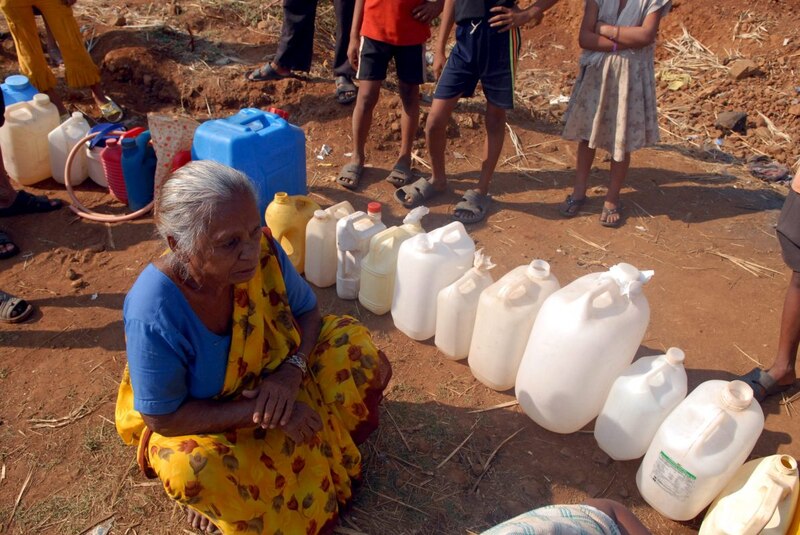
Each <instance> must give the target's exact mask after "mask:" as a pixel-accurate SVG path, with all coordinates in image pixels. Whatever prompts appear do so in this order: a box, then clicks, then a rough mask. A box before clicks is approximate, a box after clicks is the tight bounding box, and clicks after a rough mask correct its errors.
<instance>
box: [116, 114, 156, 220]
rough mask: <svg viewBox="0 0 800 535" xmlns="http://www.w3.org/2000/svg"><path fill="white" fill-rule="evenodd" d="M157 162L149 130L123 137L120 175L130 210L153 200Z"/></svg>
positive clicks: (139, 207)
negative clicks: (123, 181) (123, 179)
mask: <svg viewBox="0 0 800 535" xmlns="http://www.w3.org/2000/svg"><path fill="white" fill-rule="evenodd" d="M157 163H158V162H157V160H156V152H155V150H154V149H153V147H152V145H150V130H145V131H144V132H142V133H141V134H139V135H138V136H136V137H135V138H123V140H122V176H123V177H124V178H125V190H126V191H127V194H128V206H130V207H131V210H139V209H141V208H144V207H145V206H147V205H148V204H149V203H150V201H152V200H153V189H154V188H155V176H156V164H157Z"/></svg>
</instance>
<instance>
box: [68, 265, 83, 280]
mask: <svg viewBox="0 0 800 535" xmlns="http://www.w3.org/2000/svg"><path fill="white" fill-rule="evenodd" d="M66 275H67V278H68V279H69V280H71V281H74V280H78V279H80V278H81V276H80V275H79V274H78V273H76V272H75V270H74V269H72V268H68V269H67V273H66Z"/></svg>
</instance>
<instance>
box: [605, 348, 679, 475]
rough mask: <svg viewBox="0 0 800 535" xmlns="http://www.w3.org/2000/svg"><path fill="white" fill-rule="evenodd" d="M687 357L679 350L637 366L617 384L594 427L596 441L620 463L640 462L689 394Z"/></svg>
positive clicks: (644, 359) (641, 362)
mask: <svg viewBox="0 0 800 535" xmlns="http://www.w3.org/2000/svg"><path fill="white" fill-rule="evenodd" d="M684 358H685V356H684V353H683V351H681V350H680V349H678V348H677V347H671V348H669V349H668V350H667V353H666V354H665V355H661V356H656V357H645V358H641V359H639V360H637V361H636V362H634V363H633V364H632V365H631V366H630V367H628V369H627V370H625V371H624V372H622V375H620V376H619V377H618V378H617V380H616V381H614V384H613V386H612V387H611V391H610V392H609V393H608V398H607V399H606V402H605V404H604V405H603V409H602V410H601V411H600V415H599V416H598V417H597V421H596V422H595V424H594V438H595V439H596V440H597V444H598V445H599V446H600V449H602V450H603V451H604V452H606V453H607V454H608V456H609V457H611V458H612V459H615V460H617V461H627V460H630V459H638V458H639V457H641V456H642V455H644V454H645V452H646V451H647V447H648V446H649V445H650V442H651V441H652V440H653V437H654V436H655V434H656V431H658V426H660V425H661V422H663V421H664V418H666V417H667V415H668V414H669V413H670V412H672V409H674V408H675V407H677V406H678V403H680V402H681V401H683V398H685V397H686V392H687V388H688V387H687V380H686V370H685V369H684V367H683V360H684Z"/></svg>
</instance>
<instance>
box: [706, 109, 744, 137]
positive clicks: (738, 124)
mask: <svg viewBox="0 0 800 535" xmlns="http://www.w3.org/2000/svg"><path fill="white" fill-rule="evenodd" d="M714 126H716V127H717V128H719V129H720V130H722V131H723V132H739V133H740V134H746V133H747V114H746V113H744V112H743V111H724V112H722V113H720V114H719V115H718V116H717V121H716V123H714Z"/></svg>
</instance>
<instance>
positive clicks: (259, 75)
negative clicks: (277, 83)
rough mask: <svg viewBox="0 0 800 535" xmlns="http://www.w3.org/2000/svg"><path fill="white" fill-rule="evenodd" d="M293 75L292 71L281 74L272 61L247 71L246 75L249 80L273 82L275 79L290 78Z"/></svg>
mask: <svg viewBox="0 0 800 535" xmlns="http://www.w3.org/2000/svg"><path fill="white" fill-rule="evenodd" d="M291 75H292V74H291V73H289V74H281V73H279V72H278V71H276V70H275V69H274V68H273V67H272V64H271V63H267V64H265V65H262V66H261V67H259V68H257V69H255V70H253V71H250V72H246V73H245V74H244V77H245V78H246V79H247V81H249V82H272V81H274V80H283V79H284V78H289V77H290V76H291Z"/></svg>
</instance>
